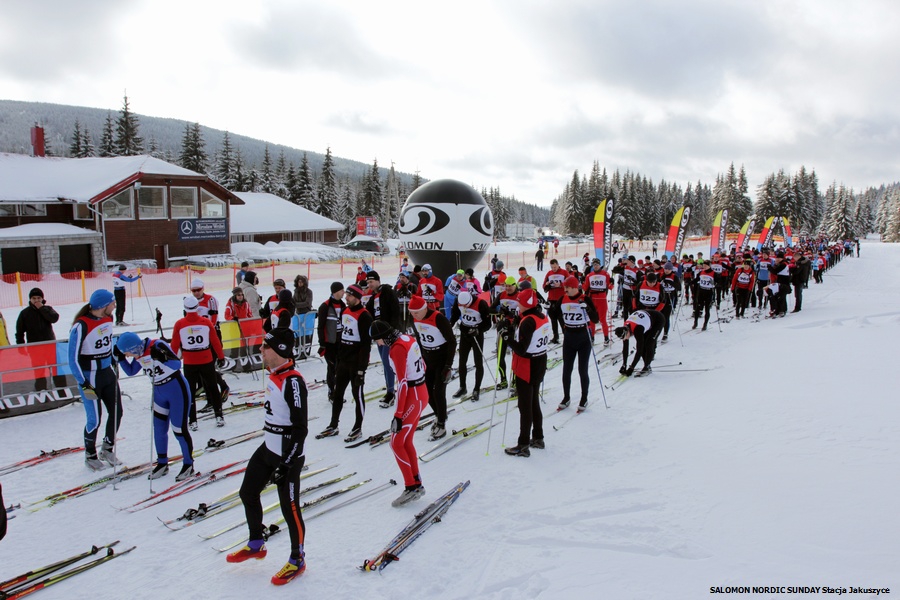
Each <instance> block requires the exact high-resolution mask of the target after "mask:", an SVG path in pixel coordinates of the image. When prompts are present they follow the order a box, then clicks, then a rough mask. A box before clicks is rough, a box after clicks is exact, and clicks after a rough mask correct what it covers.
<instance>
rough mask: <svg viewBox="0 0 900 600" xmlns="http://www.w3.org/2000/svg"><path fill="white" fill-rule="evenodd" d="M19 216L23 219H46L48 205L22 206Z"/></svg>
mask: <svg viewBox="0 0 900 600" xmlns="http://www.w3.org/2000/svg"><path fill="white" fill-rule="evenodd" d="M19 214H20V215H21V216H23V217H46V216H47V205H46V204H20V205H19Z"/></svg>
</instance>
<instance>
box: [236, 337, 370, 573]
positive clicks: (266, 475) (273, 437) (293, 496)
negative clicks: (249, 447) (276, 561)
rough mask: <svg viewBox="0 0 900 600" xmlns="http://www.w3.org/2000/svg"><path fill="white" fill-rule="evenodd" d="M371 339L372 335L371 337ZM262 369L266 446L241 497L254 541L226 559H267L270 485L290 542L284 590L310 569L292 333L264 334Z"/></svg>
mask: <svg viewBox="0 0 900 600" xmlns="http://www.w3.org/2000/svg"><path fill="white" fill-rule="evenodd" d="M367 336H368V332H367ZM261 352H262V359H263V366H265V368H266V370H267V371H268V372H269V377H268V381H267V382H266V405H265V406H266V424H265V428H264V430H265V434H264V435H265V437H264V438H263V443H262V444H261V445H260V446H259V448H257V449H256V452H254V453H253V456H251V457H250V462H249V463H248V464H247V470H246V471H245V472H244V481H243V483H242V484H241V490H240V497H241V502H243V504H244V513H245V514H246V516H247V528H248V529H249V530H250V541H248V542H247V545H246V546H244V547H243V548H241V549H240V550H237V551H235V552H232V553H231V554H229V555H228V556H227V557H226V560H227V561H228V562H230V563H238V562H243V561H245V560H248V559H251V558H255V559H263V558H265V557H266V554H267V550H266V543H265V539H264V536H263V508H262V502H261V501H260V494H261V493H262V491H263V489H265V487H266V486H267V485H269V483H270V482H271V483H274V484H275V485H276V486H277V487H278V501H279V503H280V504H281V514H282V515H283V516H284V521H285V523H286V524H287V528H288V534H289V536H290V540H291V555H290V558H289V559H288V561H287V563H285V565H284V566H283V567H282V568H281V570H280V571H278V573H276V574H275V575H274V576H273V577H272V583H273V584H275V585H284V584H286V583H288V582H290V581H291V580H293V579H295V578H296V577H297V576H298V575H301V574H302V573H303V572H304V571H305V570H306V555H305V552H304V549H303V543H304V540H305V539H306V525H305V524H304V523H303V515H302V514H301V513H300V502H299V501H298V495H299V493H300V471H302V470H303V462H304V460H305V456H304V455H303V445H304V442H305V441H306V435H307V433H308V429H307V425H306V422H307V418H308V417H307V404H306V400H307V390H306V382H305V381H304V380H303V376H302V375H301V374H300V373H299V372H298V371H297V369H296V367H295V365H294V332H293V331H291V330H290V329H283V328H278V329H273V330H272V331H270V332H269V333H267V334H266V337H265V339H264V340H263V344H262V348H261Z"/></svg>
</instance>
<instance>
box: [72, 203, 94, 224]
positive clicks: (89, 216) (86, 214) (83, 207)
mask: <svg viewBox="0 0 900 600" xmlns="http://www.w3.org/2000/svg"><path fill="white" fill-rule="evenodd" d="M72 216H73V217H74V218H75V220H77V221H93V220H94V215H93V213H92V212H91V209H90V207H89V206H88V205H87V204H73V205H72Z"/></svg>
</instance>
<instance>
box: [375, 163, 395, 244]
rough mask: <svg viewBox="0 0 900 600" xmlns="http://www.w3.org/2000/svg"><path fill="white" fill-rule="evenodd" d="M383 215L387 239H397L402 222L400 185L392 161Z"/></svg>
mask: <svg viewBox="0 0 900 600" xmlns="http://www.w3.org/2000/svg"><path fill="white" fill-rule="evenodd" d="M381 214H382V217H381V219H380V222H381V230H382V231H383V232H384V235H385V237H396V235H397V225H398V223H399V220H400V184H399V178H398V177H397V172H396V171H395V170H394V162H393V161H391V169H390V171H388V176H387V182H386V183H385V199H384V210H382V213H381Z"/></svg>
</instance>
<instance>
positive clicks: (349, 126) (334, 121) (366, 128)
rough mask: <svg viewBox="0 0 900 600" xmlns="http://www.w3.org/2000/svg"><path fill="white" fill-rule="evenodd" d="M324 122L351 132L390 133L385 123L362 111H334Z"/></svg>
mask: <svg viewBox="0 0 900 600" xmlns="http://www.w3.org/2000/svg"><path fill="white" fill-rule="evenodd" d="M324 123H325V125H327V126H329V127H336V128H338V129H343V130H346V131H351V132H353V133H369V134H376V135H387V134H390V133H391V128H390V127H389V126H388V124H387V123H385V122H384V121H383V120H381V119H378V118H375V117H373V116H372V115H370V114H367V113H363V112H353V111H348V112H342V113H335V114H332V115H329V116H328V117H327V118H326V119H325V121H324Z"/></svg>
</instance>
